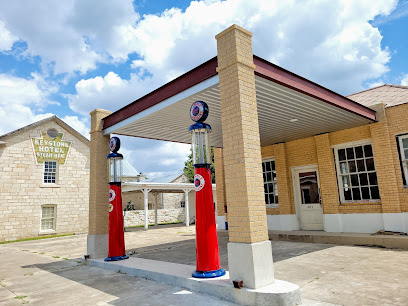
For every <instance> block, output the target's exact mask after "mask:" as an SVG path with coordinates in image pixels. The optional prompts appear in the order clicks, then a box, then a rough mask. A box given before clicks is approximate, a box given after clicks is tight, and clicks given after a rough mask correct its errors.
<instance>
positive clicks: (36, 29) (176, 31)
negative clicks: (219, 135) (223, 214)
mask: <svg viewBox="0 0 408 306" xmlns="http://www.w3.org/2000/svg"><path fill="white" fill-rule="evenodd" d="M233 23H236V24H238V25H241V26H243V27H244V28H246V29H248V30H250V31H251V32H253V34H254V37H253V49H254V53H255V54H257V55H259V56H261V57H263V58H265V59H267V60H269V61H271V62H273V63H276V64H278V65H280V66H282V67H284V68H286V69H289V70H291V71H293V72H295V73H297V74H300V75H302V76H304V77H306V78H308V79H311V80H312V81H315V82H317V83H319V84H321V85H323V86H326V87H328V88H330V89H332V90H334V91H336V92H339V93H341V94H344V95H347V94H351V93H354V92H357V91H360V90H363V89H367V88H370V87H373V86H378V85H380V84H383V83H392V84H402V85H408V61H407V60H406V59H407V57H408V43H407V40H406V29H408V0H401V1H399V2H398V1H395V0H383V1H369V0H361V1H360V0H355V1H340V0H339V1H336V0H330V1H328V0H326V1H317V0H316V1H305V0H298V1H296V0H290V1H278V0H253V1H246V0H226V1H216V0H208V1H193V2H190V1H164V0H159V1H157V0H155V1H147V0H144V1H134V2H132V1H131V0H117V1H110V0H63V1H51V0H47V1H46V0H41V1H40V0H37V1H30V2H26V1H24V2H23V1H20V0H15V1H2V2H1V3H0V118H1V120H0V134H4V133H6V132H9V131H11V130H14V129H17V128H19V127H21V126H24V125H26V124H30V123H32V122H34V121H37V120H40V119H43V118H45V117H47V116H50V115H52V114H56V115H58V116H59V117H60V118H61V119H63V120H65V121H66V122H67V123H68V124H70V125H71V126H72V127H74V128H75V129H77V130H78V131H79V132H81V133H83V134H84V135H87V134H88V131H89V119H90V118H89V112H90V111H91V110H93V109H95V108H104V109H109V110H111V111H115V110H117V109H119V108H121V107H123V106H124V105H126V104H128V103H130V102H132V101H134V100H136V99H138V98H139V97H141V96H142V95H144V94H146V93H148V92H149V91H151V90H154V89H155V88H157V87H159V86H161V85H163V84H165V83H167V82H168V81H170V80H172V79H174V78H175V77H177V76H179V75H181V74H182V73H184V72H186V71H188V70H190V69H192V68H194V67H195V66H197V65H199V64H201V63H202V62H204V61H206V60H208V59H209V58H211V57H213V56H215V55H216V42H215V39H214V36H215V35H216V34H218V33H219V32H221V31H222V30H223V29H225V28H226V27H228V26H230V25H231V24H233ZM122 143H123V153H124V155H125V157H127V158H128V160H129V161H130V162H131V163H132V164H133V165H134V166H135V168H136V169H137V170H138V171H143V172H144V173H148V174H150V176H158V175H160V174H161V173H162V172H173V171H177V170H181V169H182V167H183V161H184V160H185V159H186V156H187V155H188V153H189V146H188V145H182V144H174V143H166V142H158V141H152V140H146V139H130V138H125V139H123V141H122Z"/></svg>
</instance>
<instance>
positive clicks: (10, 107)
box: [0, 73, 89, 137]
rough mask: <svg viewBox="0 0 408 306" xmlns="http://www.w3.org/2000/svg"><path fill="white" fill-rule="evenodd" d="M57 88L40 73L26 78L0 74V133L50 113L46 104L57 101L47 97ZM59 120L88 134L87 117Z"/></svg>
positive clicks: (47, 115) (67, 117)
mask: <svg viewBox="0 0 408 306" xmlns="http://www.w3.org/2000/svg"><path fill="white" fill-rule="evenodd" d="M57 90H58V87H56V86H55V85H52V84H51V85H50V84H48V83H47V82H46V81H45V80H44V79H43V78H42V77H41V76H40V75H39V74H35V73H33V74H32V76H31V78H29V79H24V78H19V77H15V76H12V75H7V74H0V118H1V120H0V135H2V134H5V133H8V132H10V131H13V130H15V129H18V128H21V127H23V126H25V125H28V124H31V123H33V122H36V121H38V120H41V119H45V118H47V117H50V116H52V115H53V114H52V113H49V112H46V113H44V111H43V110H44V109H45V107H46V106H47V105H49V104H56V102H53V101H51V100H50V99H49V96H50V94H53V93H55V92H57ZM62 119H63V120H64V121H65V122H66V123H68V124H69V125H71V126H72V127H73V128H74V129H76V130H77V131H78V132H80V133H82V134H84V135H85V136H86V137H89V128H88V126H89V123H88V121H87V119H85V118H83V119H79V118H78V117H77V116H65V117H64V118H62Z"/></svg>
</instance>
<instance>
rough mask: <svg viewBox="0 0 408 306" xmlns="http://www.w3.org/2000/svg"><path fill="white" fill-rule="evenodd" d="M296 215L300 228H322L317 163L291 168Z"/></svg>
mask: <svg viewBox="0 0 408 306" xmlns="http://www.w3.org/2000/svg"><path fill="white" fill-rule="evenodd" d="M292 174H293V175H292V178H293V191H294V196H295V207H296V215H297V217H298V219H299V221H300V222H299V223H300V229H302V230H323V208H322V203H321V198H320V185H319V172H318V168H317V165H309V166H302V167H295V168H292Z"/></svg>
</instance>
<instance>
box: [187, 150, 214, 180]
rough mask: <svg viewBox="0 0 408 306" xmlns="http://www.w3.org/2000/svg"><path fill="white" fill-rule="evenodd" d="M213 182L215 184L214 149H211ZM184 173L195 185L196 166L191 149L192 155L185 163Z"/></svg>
mask: <svg viewBox="0 0 408 306" xmlns="http://www.w3.org/2000/svg"><path fill="white" fill-rule="evenodd" d="M210 170H211V181H212V183H215V170H214V148H213V147H211V166H210ZM184 173H185V174H186V175H187V177H188V181H189V182H190V183H194V164H193V150H192V149H190V155H189V156H188V159H187V160H186V161H185V162H184Z"/></svg>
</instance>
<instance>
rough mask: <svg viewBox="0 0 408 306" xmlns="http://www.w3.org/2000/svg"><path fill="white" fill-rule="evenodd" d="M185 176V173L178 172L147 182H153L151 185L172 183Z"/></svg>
mask: <svg viewBox="0 0 408 306" xmlns="http://www.w3.org/2000/svg"><path fill="white" fill-rule="evenodd" d="M183 174H184V172H183V171H177V172H171V173H168V174H166V175H163V176H160V177H156V178H153V179H147V180H146V182H151V183H172V182H173V181H174V180H176V179H177V178H179V177H180V176H182V175H183Z"/></svg>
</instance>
